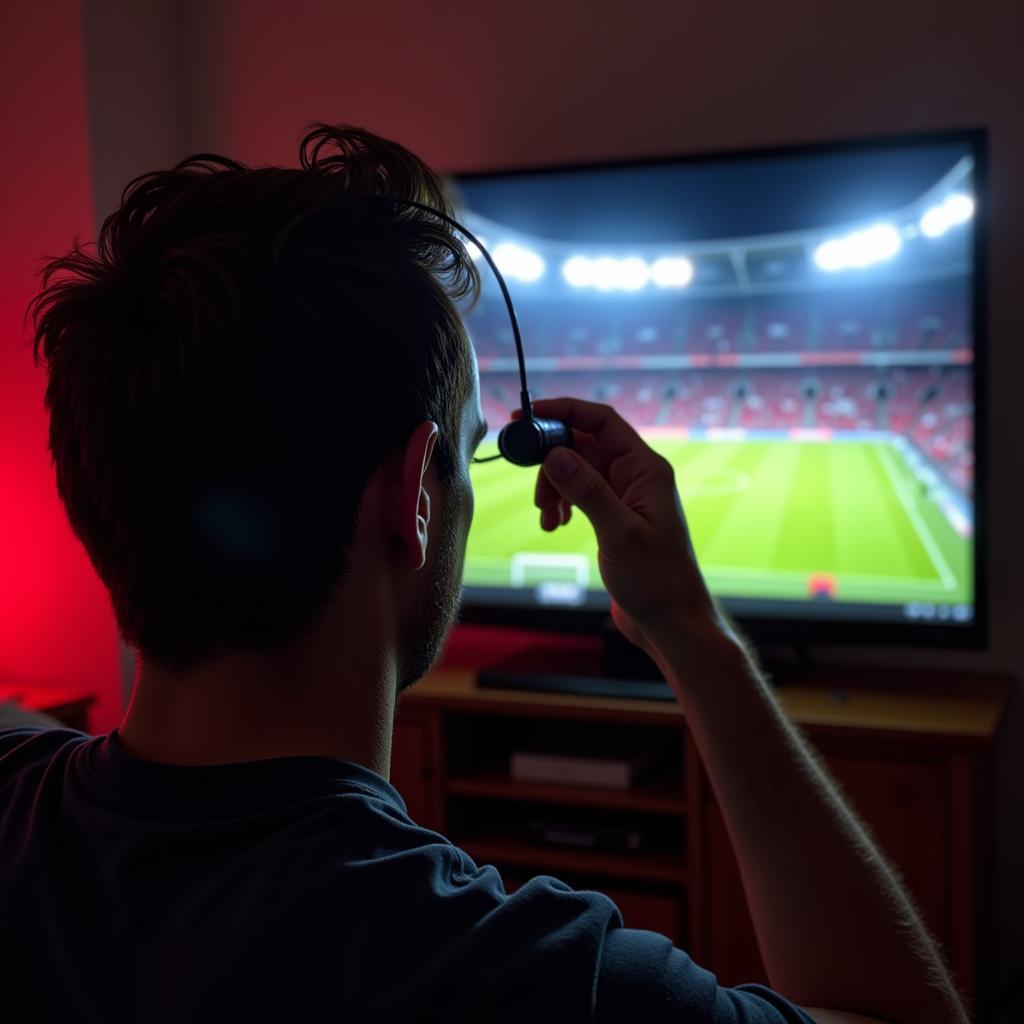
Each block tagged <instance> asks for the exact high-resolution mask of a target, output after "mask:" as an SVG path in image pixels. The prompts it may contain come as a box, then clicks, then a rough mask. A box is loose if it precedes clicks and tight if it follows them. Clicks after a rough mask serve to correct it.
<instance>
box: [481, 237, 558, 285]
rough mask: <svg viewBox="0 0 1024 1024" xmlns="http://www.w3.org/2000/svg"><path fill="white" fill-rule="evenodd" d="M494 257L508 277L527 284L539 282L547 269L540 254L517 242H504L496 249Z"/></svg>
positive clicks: (499, 267)
mask: <svg viewBox="0 0 1024 1024" xmlns="http://www.w3.org/2000/svg"><path fill="white" fill-rule="evenodd" d="M493 256H494V262H495V263H497V265H498V269H499V270H500V271H501V272H502V273H503V274H504V275H505V276H506V277H512V278H515V280H517V281H522V282H524V283H525V284H532V283H533V282H534V281H538V280H539V279H540V278H541V277H543V275H544V271H545V270H546V269H547V266H546V264H545V263H544V260H543V259H541V257H540V254H539V253H535V252H534V251H533V250H532V249H527V248H525V247H524V246H522V245H517V244H516V243H515V242H502V243H501V245H499V246H497V247H496V248H495V250H494V253H493Z"/></svg>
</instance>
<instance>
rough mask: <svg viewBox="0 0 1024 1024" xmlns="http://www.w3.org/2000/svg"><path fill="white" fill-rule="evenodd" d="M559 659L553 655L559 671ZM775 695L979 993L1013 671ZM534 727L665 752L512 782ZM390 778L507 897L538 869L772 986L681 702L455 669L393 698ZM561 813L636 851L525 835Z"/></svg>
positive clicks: (845, 672) (801, 681)
mask: <svg viewBox="0 0 1024 1024" xmlns="http://www.w3.org/2000/svg"><path fill="white" fill-rule="evenodd" d="M572 643H573V641H570V644H569V645H570V646H571V644H572ZM486 653H487V655H493V654H494V653H495V652H494V651H492V650H488V651H487V652H486ZM541 657H543V655H541ZM479 663H480V664H483V663H484V659H483V658H480V659H479ZM563 663H564V656H562V657H559V658H557V659H552V666H553V670H554V666H555V665H560V664H563ZM776 692H777V694H778V698H779V701H780V703H781V704H782V706H783V708H784V710H785V711H786V712H787V714H788V715H789V716H790V718H791V719H792V720H793V721H794V722H795V723H796V724H797V725H798V726H799V727H800V728H801V731H802V732H803V733H804V735H805V736H807V737H808V739H809V740H810V741H811V742H812V743H813V744H814V746H815V747H816V749H817V750H818V751H819V753H820V754H821V755H822V756H823V758H824V760H825V762H826V764H827V766H828V768H829V770H830V772H831V773H832V776H833V778H835V779H836V781H837V782H838V784H839V785H840V787H841V788H842V790H843V792H844V793H845V794H846V795H847V797H848V799H849V800H850V801H851V803H852V804H853V806H854V807H855V809H856V810H857V812H858V814H859V815H860V816H861V817H862V818H863V820H864V821H865V823H866V824H867V825H868V827H869V828H870V829H871V831H872V833H873V834H874V836H875V838H876V840H877V841H878V843H879V844H880V845H881V847H882V848H883V850H884V851H885V853H886V854H887V856H888V857H889V858H890V859H891V860H892V861H893V862H894V864H895V865H896V867H897V868H898V869H899V871H900V873H901V875H902V877H903V878H904V880H905V882H906V884H907V886H908V888H909V889H910V891H911V893H912V895H913V897H914V898H915V902H916V904H917V906H918V908H919V909H920V911H921V913H922V915H923V916H924V918H925V920H926V922H927V924H928V925H929V927H930V929H931V931H932V932H933V933H934V934H935V936H936V937H937V938H938V940H939V941H940V943H941V944H942V946H943V948H944V949H945V951H946V954H947V957H948V959H949V961H950V963H951V965H952V968H953V971H954V973H955V975H956V979H957V983H958V984H959V986H960V987H961V989H962V990H963V991H965V992H966V993H967V994H968V996H969V997H971V998H974V997H984V996H985V995H986V994H987V992H988V991H989V982H990V979H989V977H988V975H987V973H986V969H987V964H988V962H989V960H990V959H991V958H990V952H991V946H990V932H991V914H992V892H991V889H990V887H989V880H990V878H991V875H992V856H993V854H992V821H991V801H990V793H991V786H992V769H991V758H992V750H993V741H994V738H995V735H996V732H997V730H998V727H999V723H1000V721H1001V719H1002V717H1003V714H1004V711H1005V707H1006V704H1007V703H1008V700H1009V694H1010V681H1009V680H1007V679H1004V678H1000V677H994V676H981V675H967V674H956V675H954V674H940V673H933V672H896V671H893V670H884V671H883V670H874V669H871V670H869V669H858V670H852V669H834V670H827V669H821V670H817V671H814V672H807V673H803V674H799V675H791V676H788V677H786V678H785V679H784V680H783V681H782V683H781V684H780V685H778V688H777V691H776ZM541 728H543V729H546V730H549V731H550V730H551V729H556V730H557V729H561V728H565V729H566V730H568V731H569V732H570V733H571V734H573V735H577V734H580V733H581V731H582V733H586V732H587V731H588V730H593V731H594V733H595V735H596V734H599V735H601V736H607V735H608V734H609V732H610V731H611V732H612V733H613V734H615V735H620V734H621V736H623V737H624V738H625V737H628V738H631V740H632V741H634V742H635V741H636V740H637V738H638V737H639V738H643V740H644V742H649V743H650V745H651V748H652V749H657V750H658V751H659V754H658V757H657V758H656V759H655V762H654V765H653V766H652V767H651V769H650V771H649V773H648V774H647V775H645V776H643V777H641V778H640V779H638V780H637V782H636V783H635V785H634V786H633V787H631V788H629V789H621V790H619V789H601V788H594V787H590V786H583V785H568V784H557V785H556V784H547V783H541V782H526V781H520V780H518V779H514V778H513V777H512V775H511V772H510V769H509V757H510V754H511V753H512V752H513V751H514V750H517V749H521V748H522V747H523V746H524V745H525V746H528V745H529V742H528V741H529V739H530V737H531V736H532V735H533V734H534V733H535V732H536V731H537V730H538V729H541ZM391 780H392V782H393V783H394V785H395V786H396V788H398V790H399V791H400V792H401V793H402V795H403V797H404V798H405V800H406V804H407V806H408V809H409V813H410V816H411V817H412V818H413V819H414V820H416V821H418V822H420V823H421V824H423V825H425V826H427V827H430V828H433V829H436V830H438V831H440V832H442V833H444V834H445V835H447V836H448V837H449V838H450V839H451V841H452V842H454V843H456V844H457V845H458V846H460V847H461V848H462V849H464V850H465V851H466V852H467V853H468V854H469V855H470V856H471V857H473V859H474V860H475V861H476V862H477V863H478V864H481V865H483V864H493V865H495V866H496V867H497V868H498V869H499V871H501V874H502V877H503V879H504V881H505V884H506V888H507V889H509V891H511V890H512V889H514V888H515V887H517V886H518V885H519V884H522V883H523V882H525V881H527V880H528V879H529V878H530V877H532V876H533V875H535V874H550V875H554V876H555V877H557V878H560V879H561V880H562V881H564V882H566V883H568V884H570V885H574V886H576V887H578V888H587V889H597V890H599V891H602V892H605V893H607V895H609V896H610V897H611V898H612V899H613V900H615V902H616V903H617V904H618V906H619V908H620V909H621V910H622V913H623V918H624V920H625V923H626V925H627V926H629V927H634V928H650V929H652V930H656V931H660V932H662V933H663V934H666V935H668V937H669V938H670V939H672V941H673V942H675V943H676V944H677V945H678V946H680V947H682V948H684V949H686V950H687V951H688V952H689V953H690V954H691V956H693V958H694V959H695V960H696V961H697V962H698V963H700V964H702V965H703V966H706V967H707V968H709V969H710V970H712V971H714V972H715V973H716V974H717V975H718V977H719V978H720V980H721V981H722V983H723V984H737V983H740V982H744V981H758V980H760V981H766V980H767V976H766V974H765V972H764V967H763V964H762V961H761V957H760V952H759V950H758V947H757V943H756V940H755V938H754V933H753V926H752V924H751V921H750V915H749V912H748V909H747V906H746V902H745V899H744V896H743V889H742V883H741V880H740V876H739V870H738V867H737V865H736V861H735V857H734V855H733V852H732V847H731V844H730V842H729V838H728V834H727V832H726V829H725V824H724V821H723V818H722V815H721V811H720V810H719V808H718V806H717V803H716V800H715V797H714V794H713V792H712V791H711V787H710V784H709V781H708V778H707V775H706V773H705V771H704V769H703V766H702V764H701V761H700V756H699V753H698V751H697V748H696V745H695V743H694V742H693V740H692V737H691V736H690V733H689V730H688V728H687V725H686V722H685V720H684V718H683V715H682V713H681V711H680V709H679V707H678V705H676V704H675V703H669V702H666V701H658V700H642V699H625V698H614V697H596V696H580V695H576V694H571V693H553V692H543V693H541V692H531V691H526V690H516V689H494V688H490V687H488V688H482V687H480V686H478V685H477V678H476V670H475V667H474V665H473V664H472V663H471V660H470V663H466V662H465V661H464V662H463V663H462V664H452V663H451V662H449V663H448V664H443V665H442V667H440V668H439V669H437V670H435V671H434V672H432V673H431V674H430V675H429V676H427V678H426V679H424V680H422V681H421V682H420V683H418V684H417V685H416V686H415V687H413V688H412V689H410V690H409V691H407V692H406V693H405V694H403V696H402V698H401V704H400V709H399V712H398V714H397V717H396V726H395V737H394V746H393V752H392V774H391ZM563 816H565V817H566V818H568V819H570V820H572V821H574V822H578V823H581V826H580V827H584V828H592V829H593V830H594V831H595V833H596V831H597V830H599V829H612V828H614V827H623V826H624V825H628V828H629V829H633V830H636V831H638V832H641V833H643V834H644V836H645V837H646V838H645V843H647V846H645V847H644V848H643V849H642V850H636V851H633V852H615V851H613V850H611V849H600V850H599V849H594V848H575V847H568V846H561V845H547V844H541V843H539V842H536V841H534V839H533V837H532V836H531V834H530V833H529V830H528V828H527V823H528V821H529V819H531V818H544V819H549V820H552V821H559V820H561V819H562V817H563ZM549 838H550V837H549Z"/></svg>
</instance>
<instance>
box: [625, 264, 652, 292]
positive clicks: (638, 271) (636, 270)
mask: <svg viewBox="0 0 1024 1024" xmlns="http://www.w3.org/2000/svg"><path fill="white" fill-rule="evenodd" d="M650 279H651V268H650V267H649V266H648V265H647V261H646V260H642V259H640V257H639V256H627V257H626V258H625V259H623V260H619V266H618V287H619V288H621V289H622V290H623V291H625V292H638V291H640V289H641V288H646V287H647V282H648V281H650Z"/></svg>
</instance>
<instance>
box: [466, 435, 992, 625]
mask: <svg viewBox="0 0 1024 1024" xmlns="http://www.w3.org/2000/svg"><path fill="white" fill-rule="evenodd" d="M647 440H648V442H649V443H650V444H651V446H652V447H653V448H654V449H656V450H657V451H659V452H660V453H661V454H662V455H664V456H665V457H666V458H667V459H668V460H669V461H670V462H671V463H672V465H673V466H674V467H675V471H676V484H677V486H678V488H679V493H680V496H681V498H682V501H683V506H684V508H685V511H686V517H687V521H688V523H689V526H690V532H691V534H692V537H693V542H694V547H695V548H696V551H697V555H698V559H699V561H700V564H701V568H702V570H703V572H704V575H705V577H706V579H707V581H708V585H709V586H710V588H711V590H712V592H714V593H715V594H718V595H719V596H723V597H736V598H743V597H748V598H767V599H772V598H774V599H783V600H800V599H803V600H811V599H814V598H815V597H818V598H820V597H821V596H822V594H823V593H824V595H825V596H827V597H831V598H834V599H835V600H837V601H841V602H855V603H856V602H864V603H869V604H897V605H900V604H904V603H907V602H930V603H935V604H947V603H948V604H956V603H969V602H971V601H972V600H973V594H972V592H971V589H972V572H971V561H970V559H971V540H970V537H969V536H963V535H961V532H958V531H957V530H956V529H954V526H953V525H952V524H951V522H950V521H949V519H948V518H947V515H946V514H944V512H943V510H942V508H941V507H940V503H939V502H938V501H937V500H936V497H935V495H934V494H933V493H931V492H930V491H929V489H928V487H927V486H926V485H925V484H924V483H922V481H921V480H920V479H919V478H918V477H917V476H916V475H915V473H914V472H913V470H912V468H911V466H910V465H908V462H907V460H906V458H905V457H904V454H903V449H902V448H901V446H900V445H899V444H898V443H896V442H895V440H872V441H814V442H794V441H792V440H750V439H747V440H739V441H722V440H668V439H664V438H660V437H648V438H647ZM494 450H495V448H494V447H493V445H482V446H481V450H480V452H479V454H480V455H486V454H489V453H490V452H491V451H494ZM472 478H473V489H474V494H475V499H476V512H475V516H474V521H473V527H472V530H471V531H470V536H469V543H468V546H467V551H466V565H465V576H464V582H465V583H466V585H467V586H478V587H522V588H538V587H543V586H545V585H547V586H549V587H551V586H554V587H555V588H556V590H555V592H556V593H557V587H558V586H559V585H560V584H561V585H569V586H570V587H572V588H589V589H594V588H600V587H601V578H600V574H599V572H598V567H597V548H596V543H595V540H594V535H593V530H592V528H591V526H590V524H589V522H587V520H586V517H585V516H584V515H583V514H582V513H581V512H580V511H579V509H574V510H573V516H572V519H571V521H570V522H569V524H568V525H567V526H564V527H561V528H559V529H558V530H556V531H555V532H554V533H545V532H543V531H542V530H541V528H540V517H539V512H538V510H537V508H536V507H535V506H534V503H533V489H534V482H535V479H536V474H535V471H533V470H527V469H521V468H519V467H516V466H511V465H509V464H508V463H505V462H504V461H501V460H499V461H496V462H490V463H486V464H482V465H475V466H474V467H473V469H472Z"/></svg>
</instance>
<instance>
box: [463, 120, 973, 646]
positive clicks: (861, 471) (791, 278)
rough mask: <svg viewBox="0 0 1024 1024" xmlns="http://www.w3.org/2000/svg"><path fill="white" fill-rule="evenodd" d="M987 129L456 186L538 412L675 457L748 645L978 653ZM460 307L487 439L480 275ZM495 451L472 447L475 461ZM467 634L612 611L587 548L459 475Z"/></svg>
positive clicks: (492, 380)
mask: <svg viewBox="0 0 1024 1024" xmlns="http://www.w3.org/2000/svg"><path fill="white" fill-rule="evenodd" d="M985 181H986V135H985V132H984V131H983V130H981V129H970V130H958V131H949V132H944V133H941V134H929V135H907V136H900V137H895V138H885V139H872V140H857V141H853V142H843V143H829V144H821V145H818V144H815V145H801V146H793V147H788V148H784V149H772V150H767V149H766V150H759V151H744V152H734V153H726V154H714V155H703V154H702V155H698V156H682V157H667V158H664V157H663V158H658V159H651V160H643V161H634V162H629V163H606V164H597V163H594V164H586V165H574V166H562V167H554V168H542V169H525V170H524V169H516V170H505V171H494V172H487V173H484V174H463V175H457V176H455V178H454V179H453V194H454V198H455V200H456V206H457V215H458V216H459V218H460V220H462V221H463V222H464V223H466V225H467V226H468V227H469V228H470V230H471V231H472V232H473V233H474V235H476V236H477V237H479V239H480V240H481V242H482V243H483V244H484V245H485V246H486V247H487V248H488V249H489V251H490V254H491V255H492V257H493V259H494V261H495V263H496V264H497V266H498V267H499V268H500V269H501V271H502V273H503V274H504V276H505V278H506V279H507V281H508V285H509V288H510V289H511V291H512V294H513V296H514V299H515V305H516V309H517V311H518V316H519V322H520V325H521V330H522V338H523V343H524V346H525V350H526V362H527V366H528V369H529V377H530V388H531V391H532V393H533V396H534V398H538V397H549V396H554V395H560V394H570V395H576V396H579V397H582V398H587V399H590V400H594V401H603V402H607V403H609V404H611V405H613V406H615V407H616V408H618V409H619V410H620V412H621V413H622V414H623V415H624V416H625V417H626V418H627V419H628V420H629V421H630V422H631V423H633V424H634V426H636V427H637V428H638V429H639V430H640V432H641V433H642V434H643V435H644V437H645V438H646V439H647V440H648V441H649V442H650V443H651V444H652V446H654V447H655V448H657V449H658V450H660V451H662V452H663V453H664V454H665V455H666V456H667V457H668V458H670V459H671V460H672V461H673V463H674V464H675V466H676V476H677V481H678V484H679V488H680V492H681V496H682V499H683V503H684V506H685V508H686V513H687V518H688V521H689V525H690V529H691V532H692V534H693V539H694V544H695V547H696V550H697V553H698V557H699V559H700V563H701V566H702V568H703V571H704V574H705V576H706V578H707V580H708V583H709V585H710V587H711V589H712V591H713V593H715V594H716V596H717V597H719V598H720V599H721V601H722V603H723V604H724V606H725V607H726V608H727V609H728V610H729V612H730V613H731V614H733V615H734V616H735V617H736V618H737V619H738V620H739V622H740V623H741V625H742V626H743V627H744V628H745V630H746V631H747V632H748V633H749V634H750V635H752V636H753V638H754V639H755V640H762V641H765V642H773V641H781V642H787V643H795V644H801V645H803V644H816V643H823V642H853V643H863V644H878V643H893V642H898V643H907V644H920V645H940V646H980V645H982V644H983V643H984V637H985V600H984V598H985V587H984V583H985V580H984V555H985V547H984V544H985V539H986V538H985V521H984V516H983V511H984V507H985V504H984V503H985V474H984V469H985V462H984V456H985V447H984V443H983V441H984V438H983V432H982V430H983V423H984V421H983V416H982V411H983V398H984V388H983V372H982V371H983V367H984V354H985V348H984V306H983V298H982V297H983V295H984V287H985V260H984V252H985V234H986V221H987V216H988V210H987V194H986V188H985ZM483 279H484V283H483V293H482V297H481V300H480V302H479V303H478V304H477V306H476V307H475V308H474V309H473V310H471V311H468V312H467V313H466V323H467V326H468V328H469V332H470V336H471V338H472V340H473V343H474V345H475V348H476V351H477V357H478V361H479V366H480V385H481V401H482V404H483V407H484V412H485V415H486V416H487V418H488V421H489V422H490V424H491V425H492V427H494V428H498V427H500V426H502V425H503V424H504V423H505V422H506V421H507V419H508V415H509V413H510V411H511V410H512V409H514V408H516V407H517V406H518V405H519V404H520V402H519V390H520V388H519V382H518V379H517V376H516V370H517V359H516V352H515V347H514V344H513V337H512V331H511V328H510V325H509V320H508V315H507V312H506V310H505V306H504V303H503V301H502V297H501V294H500V291H499V289H498V287H497V286H496V284H495V282H494V281H493V280H491V279H489V276H488V275H486V274H485V275H483ZM495 440H496V439H495V436H494V435H493V434H492V436H491V437H490V438H489V440H488V442H485V446H484V447H483V448H482V450H481V453H480V454H481V455H487V454H488V450H487V444H490V445H491V449H490V450H491V451H493V450H496V447H495ZM472 472H473V483H474V492H475V499H476V511H475V517H474V524H473V527H472V530H471V533H470V538H469V543H468V548H467V552H466V563H465V587H464V592H463V604H462V608H463V612H462V616H463V620H464V621H468V622H491V623H507V624H512V625H520V626H531V627H538V626H539V627H541V628H552V629H558V630H571V631H580V630H584V631H591V630H595V629H599V628H601V627H602V625H603V624H604V623H606V621H607V615H608V607H609V605H608V596H607V593H606V592H605V590H604V588H603V587H602V585H601V580H600V574H599V572H598V568H597V562H596V544H595V542H594V538H593V532H592V530H591V528H590V527H589V524H588V523H587V522H586V520H585V518H584V517H583V516H581V515H579V514H577V515H576V516H575V517H574V518H573V520H572V522H571V523H570V524H569V525H568V526H567V527H563V528H560V529H559V530H557V531H556V532H554V533H551V534H548V533H543V532H542V531H541V530H540V527H539V522H538V513H537V510H536V509H535V507H534V505H533V501H532V491H533V478H534V474H533V472H532V471H529V470H523V469H521V468H518V467H516V466H513V465H510V464H509V463H508V462H506V461H505V460H497V461H494V462H489V463H486V464H482V465H478V466H474V468H473V471H472Z"/></svg>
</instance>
